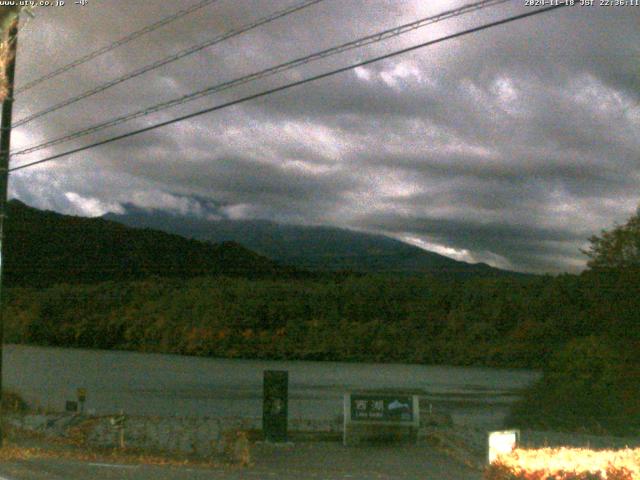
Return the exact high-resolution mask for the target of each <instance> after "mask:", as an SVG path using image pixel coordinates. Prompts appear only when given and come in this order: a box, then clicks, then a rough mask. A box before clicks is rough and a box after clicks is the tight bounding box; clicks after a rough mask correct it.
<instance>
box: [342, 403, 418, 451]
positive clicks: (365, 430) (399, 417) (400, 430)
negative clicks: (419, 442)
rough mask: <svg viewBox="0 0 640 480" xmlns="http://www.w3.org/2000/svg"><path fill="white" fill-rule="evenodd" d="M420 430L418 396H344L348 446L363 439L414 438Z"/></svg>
mask: <svg viewBox="0 0 640 480" xmlns="http://www.w3.org/2000/svg"><path fill="white" fill-rule="evenodd" d="M419 427H420V409H419V402H418V396H417V395H410V394H407V393H400V392H399V393H397V394H394V393H389V392H384V393H376V392H354V393H346V394H345V395H344V436H343V441H344V444H345V445H349V444H353V443H360V441H361V440H365V439H367V440H371V441H373V440H382V439H398V440H400V439H407V438H408V439H410V440H411V441H415V439H416V438H417V433H418V428H419Z"/></svg>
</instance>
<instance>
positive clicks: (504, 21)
mask: <svg viewBox="0 0 640 480" xmlns="http://www.w3.org/2000/svg"><path fill="white" fill-rule="evenodd" d="M566 6H567V4H565V3H562V4H559V5H553V6H549V7H544V8H541V9H538V10H533V11H531V12H527V13H522V14H519V15H514V16H511V17H507V18H503V19H502V20H496V21H494V22H490V23H485V24H484V25H480V26H479V27H473V28H469V29H466V30H463V31H461V32H458V33H454V34H451V35H447V36H444V37H440V38H437V39H435V40H430V41H428V42H424V43H420V44H417V45H413V46H411V47H407V48H403V49H401V50H396V51H394V52H391V53H387V54H385V55H380V56H378V57H374V58H371V59H369V60H364V61H362V62H358V63H354V64H351V65H348V66H346V67H341V68H337V69H335V70H331V71H329V72H325V73H321V74H318V75H314V76H312V77H308V78H305V79H303V80H298V81H296V82H291V83H288V84H286V85H282V86H280V87H275V88H271V89H268V90H264V91H262V92H259V93H255V94H252V95H248V96H246V97H242V98H239V99H237V100H233V101H230V102H226V103H223V104H220V105H216V106H214V107H209V108H205V109H204V110H199V111H197V112H193V113H190V114H188V115H183V116H181V117H178V118H174V119H172V120H167V121H165V122H160V123H157V124H155V125H151V126H148V127H145V128H141V129H138V130H134V131H131V132H127V133H124V134H122V135H117V136H115V137H111V138H107V139H105V140H100V141H98V142H95V143H92V144H90V145H85V146H83V147H79V148H75V149H73V150H68V151H66V152H62V153H58V154H56V155H52V156H50V157H46V158H43V159H40V160H36V161H34V162H30V163H25V164H24V165H19V166H17V167H13V168H10V169H9V172H15V171H17V170H22V169H24V168H27V167H32V166H34V165H39V164H41V163H45V162H50V161H52V160H57V159H59V158H62V157H66V156H69V155H72V154H74V153H78V152H82V151H84V150H89V149H91V148H94V147H98V146H101V145H105V144H107V143H112V142H115V141H118V140H122V139H124V138H128V137H132V136H134V135H138V134H141V133H145V132H149V131H151V130H155V129H157V128H161V127H165V126H167V125H171V124H174V123H178V122H182V121H184V120H188V119H190V118H194V117H198V116H200V115H204V114H206V113H211V112H215V111H218V110H222V109H224V108H228V107H232V106H234V105H238V104H240V103H244V102H248V101H249V100H255V99H257V98H261V97H265V96H267V95H271V94H274V93H277V92H281V91H283V90H288V89H290V88H293V87H297V86H299V85H304V84H306V83H311V82H314V81H316V80H320V79H323V78H327V77H331V76H333V75H337V74H339V73H343V72H346V71H349V70H353V69H355V68H358V67H364V66H366V65H370V64H372V63H375V62H379V61H382V60H386V59H389V58H392V57H396V56H398V55H402V54H405V53H408V52H413V51H415V50H418V49H421V48H425V47H429V46H431V45H435V44H438V43H442V42H445V41H447V40H452V39H454V38H460V37H463V36H465V35H469V34H472V33H476V32H480V31H482V30H487V29H489V28H493V27H497V26H499V25H505V24H507V23H511V22H514V21H517V20H522V19H525V18H528V17H533V16H534V15H539V14H541V13H546V12H550V11H552V10H556V9H558V8H562V7H566Z"/></svg>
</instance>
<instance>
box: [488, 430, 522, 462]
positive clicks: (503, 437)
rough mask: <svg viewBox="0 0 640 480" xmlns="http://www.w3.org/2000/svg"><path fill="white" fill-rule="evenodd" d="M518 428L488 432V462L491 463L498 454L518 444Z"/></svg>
mask: <svg viewBox="0 0 640 480" xmlns="http://www.w3.org/2000/svg"><path fill="white" fill-rule="evenodd" d="M519 439H520V430H505V431H502V432H490V433H489V463H490V464H491V463H493V462H494V461H495V460H496V458H498V455H505V454H507V455H508V454H509V453H511V451H512V450H513V449H514V448H516V445H518V440H519Z"/></svg>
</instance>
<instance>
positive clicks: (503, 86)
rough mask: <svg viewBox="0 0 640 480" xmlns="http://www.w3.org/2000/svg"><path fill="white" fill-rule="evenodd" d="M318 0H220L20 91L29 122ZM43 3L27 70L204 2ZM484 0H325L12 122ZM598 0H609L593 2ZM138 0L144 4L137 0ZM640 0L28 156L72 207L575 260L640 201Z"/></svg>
mask: <svg viewBox="0 0 640 480" xmlns="http://www.w3.org/2000/svg"><path fill="white" fill-rule="evenodd" d="M299 1H300V0H218V1H217V2H215V3H213V4H212V5H209V6H207V7H204V8H202V9H200V10H198V11H197V12H194V13H192V14H190V15H187V16H185V17H184V18H181V19H180V20H178V21H175V22H172V23H171V24H168V25H165V26H164V27H162V28H159V29H157V30H155V31H153V32H151V33H149V34H147V35H144V36H142V37H140V38H139V39H137V40H135V41H133V42H130V43H127V44H126V45H122V46H120V47H118V48H115V49H113V50H111V51H110V52H108V53H106V54H104V55H101V56H99V57H97V58H95V59H93V60H92V61H90V62H87V63H85V64H83V65H81V66H78V67H76V68H73V69H71V70H69V71H68V72H66V73H64V74H62V75H59V76H57V77H55V78H52V79H49V80H47V81H46V82H42V83H41V84H39V85H38V86H36V87H34V88H32V89H30V90H27V91H25V92H22V93H20V94H19V95H17V96H16V101H15V104H14V121H19V120H20V119H21V118H24V117H25V116H27V115H30V114H33V113H36V112H38V111H40V110H42V109H45V108H47V107H49V106H51V105H53V104H56V103H59V102H61V101H64V100H66V99H68V98H71V97H74V96H76V95H78V94H81V93H83V92H85V91H87V90H90V89H91V88H94V87H95V86H97V85H100V84H102V83H105V82H108V81H110V80H113V79H116V78H118V77H120V76H122V75H125V74H127V73H129V72H131V71H133V70H135V69H137V68H140V67H142V66H144V65H147V64H150V63H152V62H154V61H157V60H159V59H161V58H164V57H167V56H169V55H172V54H175V53H176V52H179V51H181V50H183V49H185V48H188V47H190V46H192V45H195V44H198V43H201V42H204V41H206V40H208V39H210V38H213V37H215V36H218V35H220V34H222V33H224V32H226V31H228V30H230V29H234V28H239V27H241V26H243V25H245V24H248V23H251V22H252V21H255V20H256V19H258V18H261V17H263V16H265V15H268V14H270V13H272V12H274V11H277V10H279V9H282V8H285V7H288V6H291V5H294V4H296V3H299ZM195 3H197V2H196V1H191V0H190V1H186V0H184V1H179V2H166V1H162V0H146V1H145V2H142V1H139V2H130V1H129V0H127V1H125V0H89V2H88V3H87V5H85V6H79V5H75V4H74V2H73V1H67V2H66V4H65V6H62V7H38V8H36V9H35V10H34V12H33V13H34V17H33V18H30V19H28V20H27V21H26V23H25V24H24V25H23V27H22V30H21V32H20V39H19V51H18V56H17V71H16V87H17V88H18V89H19V88H20V86H21V85H25V84H26V83H27V82H29V81H30V80H33V79H37V78H39V77H41V76H43V75H45V74H47V73H49V72H51V71H52V70H54V69H56V68H58V67H59V66H62V65H65V64H67V63H69V62H71V61H73V60H75V59H77V58H78V57H80V56H82V55H85V54H87V53H89V52H91V51H94V50H96V49H98V48H100V47H103V46H105V45H108V44H110V43H111V42H113V41H115V40H117V39H119V38H122V37H124V36H126V35H127V34H129V33H131V32H133V31H135V30H138V29H140V28H143V27H144V26H145V25H148V24H150V23H153V22H155V21H157V20H160V19H161V18H163V17H166V16H168V15H171V14H172V13H174V12H176V11H178V10H180V9H183V8H185V7H187V6H189V5H194V4H195ZM467 3H470V2H468V1H467V2H465V1H445V0H442V1H438V0H433V1H431V0H430V1H424V0H358V1H356V0H323V1H322V2H320V3H318V4H316V5H313V6H310V7H308V8H306V9H304V10H302V11H299V12H296V13H293V14H291V15H289V16H287V17H286V18H282V19H279V20H276V21H274V22H272V23H270V24H268V25H264V26H262V27H259V28H257V29H255V30H252V31H251V32H247V33H245V34H243V35H240V36H237V37H235V38H233V39H230V40H228V41H225V42H222V43H220V44H218V45H215V46H212V47H210V48H207V49H204V50H202V51H200V52H198V53H197V54H194V55H191V56H188V57H186V58H183V59H181V60H178V61H176V62H174V63H172V64H170V65H167V66H165V67H162V68H160V69H157V70H155V71H153V72H148V73H146V74H144V75H142V76H140V77H137V78H135V79H133V80H129V81H127V82H123V83H121V84H119V85H118V86H115V87H113V88H110V89H108V90H106V91H104V92H101V93H99V94H97V95H94V96H91V97H90V98H87V99H84V100H82V101H80V102H77V103H75V104H74V105H71V106H68V107H66V108H63V109H60V110H58V111H56V112H53V113H51V114H49V115H46V116H44V117H41V118H39V119H36V120H34V121H33V122H30V123H28V124H26V125H23V126H21V127H19V128H16V129H14V131H13V137H12V147H14V148H15V149H20V148H24V147H27V146H31V145H35V144H39V143H41V142H43V141H47V140H49V139H54V138H57V137H60V136H62V135H64V134H67V133H70V132H75V131H77V130H81V129H83V128H86V127H88V126H91V125H94V124H97V123H101V122H103V121H106V120H109V119H111V118H114V117H118V116H120V115H124V114H127V113H130V112H134V111H137V110H140V109H144V108H147V107H149V106H152V105H155V104H158V103H161V102H164V101H167V100H171V99H174V98H177V97H180V96H182V95H185V94H188V93H191V92H193V91H196V90H199V89H202V88H205V87H208V86H211V85H216V84H218V83H221V82H224V81H228V80H232V79H235V78H238V77H241V76H243V75H248V74H251V73H254V72H257V71H260V70H262V69H265V68H268V67H271V66H274V65H277V64H279V63H282V62H285V61H288V60H291V59H293V58H297V57H300V56H305V55H308V54H311V53H313V52H316V51H319V50H322V49H324V48H329V47H332V46H335V45H338V44H340V43H343V42H347V41H351V40H354V39H356V38H359V37H362V36H365V35H369V34H373V33H376V32H380V31H382V30H385V29H388V28H392V27H395V26H398V25H402V24H404V23H408V22H411V21H414V20H417V19H419V18H423V17H428V16H431V15H435V14H438V13H440V12H443V11H446V10H450V9H453V8H456V7H459V6H462V5H465V4H467ZM595 3H596V4H597V3H598V2H597V1H596V2H595ZM132 5H133V6H132ZM533 9H535V7H529V6H526V4H525V0H512V1H509V2H505V3H503V4H501V5H493V6H491V7H489V8H486V9H483V10H481V11H476V12H473V13H469V14H466V15H464V16H460V17H457V18H454V19H449V20H446V21H443V22H439V23H435V24H432V25H430V26H427V27H424V28H421V29H418V30H416V31H413V32H410V33H408V34H404V35H402V36H399V37H396V38H393V39H390V40H386V41H384V42H381V43H378V44H375V45H369V46H367V47H364V48H360V49H356V50H353V51H350V52H347V53H342V54H340V55H337V56H334V57H330V58H326V59H323V60H321V61H318V62H314V63H312V64H308V65H304V66H302V67H299V68H296V69H294V70H290V71H287V72H284V73H280V74H278V75H275V76H272V77H269V78H265V79H261V80H258V81H256V82H251V83H248V84H245V85H242V86H239V87H236V88H234V89H229V90H226V91H224V92H220V93H217V94H215V95H211V96H207V97H205V98H201V99H199V100H197V101H194V102H188V103H186V104H184V105H180V106H177V107H173V108H171V109H168V110H165V111H162V112H158V113H154V114H152V115H148V116H146V117H144V118H139V119H136V120H133V121H130V122H127V123H125V124H122V125H119V126H117V127H113V128H110V129H106V130H104V131H101V132H98V133H94V134H91V135H88V136H85V137H82V138H78V139H76V140H73V141H71V142H67V143H64V144H61V145H57V146H55V147H51V148H49V149H44V150H41V151H39V152H35V153H33V154H29V155H14V156H13V157H12V159H11V165H12V166H14V167H15V166H19V165H21V164H24V163H26V162H30V161H34V160H38V159H41V158H45V157H47V156H49V155H52V154H56V153H59V152H64V151H67V150H69V149H72V148H75V147H79V146H82V145H86V144H89V143H93V142H95V141H98V140H101V139H106V138H109V137H111V136H114V135H117V134H121V133H125V132H127V131H131V130H134V129H137V128H141V127H144V126H149V125H153V124H155V123H158V122H160V121H164V120H168V119H171V118H175V117H178V116H180V115H183V114H186V113H190V112H195V111H197V110H201V109H204V108H207V107H211V106H214V105H218V104H222V103H225V102H228V101H232V100H235V99H239V98H242V97H244V96H247V95H250V94H253V93H257V92H260V91H263V90H266V89H269V88H273V87H277V86H279V85H284V84H286V83H289V82H292V81H296V80H300V79H303V78H306V77H308V76H312V75H315V74H318V73H321V72H324V71H328V70H331V69H334V68H338V67H342V66H346V65H350V64H354V63H357V62H359V61H362V60H366V59H368V58H373V57H375V56H378V55H381V54H384V53H388V52H392V51H395V50H398V49H401V48H405V47H408V46H411V45H415V44H418V43H422V42H426V41H428V40H432V39H437V38H439V37H442V36H445V35H449V34H452V33H455V32H458V31H461V30H464V29H466V28H470V27H473V26H477V25H481V24H483V23H486V22H489V21H493V20H497V19H500V18H504V17H508V16H511V15H515V14H519V13H524V12H528V11H532V10H533ZM638 132H640V6H619V7H604V6H598V5H594V6H575V7H571V8H562V9H559V10H555V11H553V12H549V13H544V14H540V15H536V16H533V17H530V18H527V19H525V20H521V21H518V22H514V23H511V24H508V25H504V26H498V27H494V28H491V29H488V30H485V31H483V32H479V33H475V34H472V35H467V36H464V37H460V38H458V39H455V40H450V41H446V42H442V43H439V44H437V45H433V46H430V47H427V48H423V49H420V50H417V51H414V52H411V53H408V54H404V55H400V56H396V57H393V58H390V59H387V60H384V61H381V62H377V63H374V64H369V65H367V66H365V67H359V68H357V69H354V70H349V71H347V72H344V73H341V74H339V75H336V76H333V77H330V78H325V79H322V80H319V81H316V82H313V83H308V84H305V85H302V86H298V87H294V88H292V89H289V90H286V91H282V92H279V93H276V94H273V95H270V96H267V97H263V98H260V99H256V100H252V101H249V102H245V103H241V104H238V105H235V106H233V107H231V108H226V109H223V110H219V111H217V112H213V113H209V114H207V115H203V116H198V117H194V118H192V119H189V120H186V121H183V122H179V123H175V124H173V125H170V126H167V127H163V128H161V129H156V130H153V131H150V132H147V133H144V134H141V135H138V136H134V137H129V138H127V139H124V140H121V141H118V142H113V143H110V144H108V145H103V146H100V147H96V148H93V149H90V150H86V151H84V152H81V153H77V154H74V155H71V156H68V157H64V158H61V159H59V160H56V161H52V162H48V163H44V164H41V165H38V166H34V167H30V168H26V169H23V170H19V171H16V172H14V173H12V175H11V179H10V186H9V194H10V196H11V197H13V198H18V199H20V200H22V201H24V202H26V203H27V204H30V205H32V206H35V207H37V208H42V209H50V210H55V211H59V212H62V213H67V214H73V215H82V216H99V215H103V214H105V213H107V212H109V211H111V212H116V213H122V212H123V211H124V210H125V206H126V204H129V203H130V204H134V205H136V206H138V207H141V208H146V209H150V210H152V209H160V210H166V211H170V212H174V213H176V214H188V215H196V216H206V217H209V218H213V219H215V218H230V219H268V220H274V221H278V222H284V223H293V224H310V225H311V224H312V225H331V226H337V227H344V228H350V229H354V230H360V231H366V232H374V233H381V234H385V235H389V236H392V237H395V238H398V239H401V240H404V241H406V242H409V243H412V244H414V245H417V246H420V247H422V248H425V249H428V250H431V251H435V252H437V253H441V254H444V255H447V256H449V257H451V258H455V259H457V260H464V261H468V262H486V263H488V264H490V265H493V266H496V267H499V268H507V269H512V270H518V271H526V272H536V273H543V272H546V273H561V272H571V273H576V272H579V271H581V270H582V269H583V268H584V267H585V262H586V257H585V256H584V255H583V254H582V253H581V252H580V249H581V248H585V247H586V246H587V245H588V238H589V237H590V236H591V235H594V234H598V233H599V232H600V231H601V230H602V229H609V228H611V227H613V226H614V225H616V224H622V223H624V222H625V221H626V219H628V218H629V217H630V216H631V215H632V214H633V213H634V212H635V210H636V208H637V207H638V205H639V204H640V189H639V188H638V186H639V183H640V135H639V134H638Z"/></svg>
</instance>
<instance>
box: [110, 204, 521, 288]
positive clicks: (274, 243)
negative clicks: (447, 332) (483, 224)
mask: <svg viewBox="0 0 640 480" xmlns="http://www.w3.org/2000/svg"><path fill="white" fill-rule="evenodd" d="M125 208H126V213H125V214H113V213H109V214H107V215H106V216H105V217H104V218H108V219H109V220H113V221H115V222H120V223H122V224H124V225H127V226H130V227H136V228H154V229H158V230H162V231H166V232H171V233H175V234H178V235H182V236H184V237H187V238H194V239H198V240H203V241H208V242H222V241H234V242H238V243H241V244H242V245H244V246H246V247H247V248H250V249H251V250H254V251H256V252H258V253H260V254H262V255H265V256H266V257H268V258H271V259H273V260H275V261H277V262H280V263H282V264H286V265H291V266H295V267H297V268H303V269H308V270H325V271H327V270H328V271H335V270H353V271H357V272H383V273H391V272H393V273H435V274H453V275H457V276H467V275H519V274H517V273H515V272H508V271H505V270H499V269H496V268H492V267H490V266H488V265H486V264H470V263H466V262H459V261H456V260H453V259H451V258H448V257H445V256H443V255H438V254H436V253H433V252H428V251H426V250H423V249H421V248H418V247H415V246H413V245H409V244H407V243H404V242H401V241H399V240H395V239H392V238H389V237H385V236H382V235H372V234H368V233H361V232H356V231H352V230H346V229H340V228H333V227H320V226H301V225H284V224H278V223H274V222H268V221H260V220H242V221H241V220H205V219H201V218H195V217H189V216H176V215H172V214H170V213H166V212H162V211H158V210H155V211H146V210H142V209H139V208H136V207H134V206H131V205H126V206H125Z"/></svg>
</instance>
